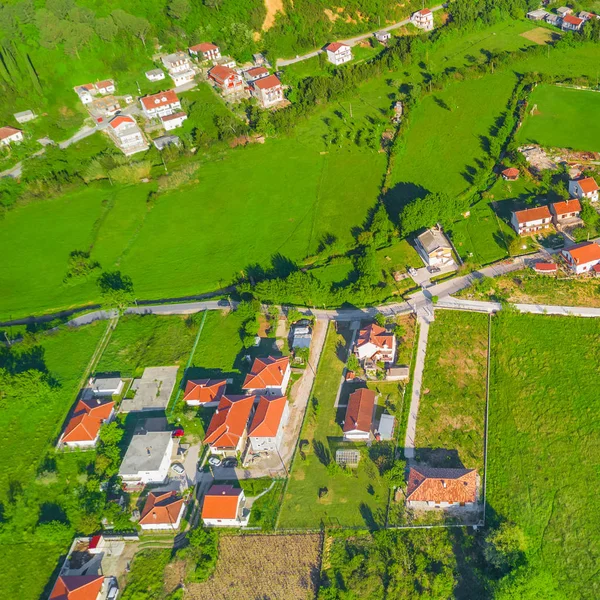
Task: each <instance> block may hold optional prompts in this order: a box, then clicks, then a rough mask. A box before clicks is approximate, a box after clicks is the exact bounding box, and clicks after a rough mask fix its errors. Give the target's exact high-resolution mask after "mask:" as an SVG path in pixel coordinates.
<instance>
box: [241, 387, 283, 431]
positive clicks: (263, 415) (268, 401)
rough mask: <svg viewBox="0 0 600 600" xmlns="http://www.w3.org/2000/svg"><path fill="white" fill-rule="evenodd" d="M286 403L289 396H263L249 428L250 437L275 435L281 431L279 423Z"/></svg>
mask: <svg viewBox="0 0 600 600" xmlns="http://www.w3.org/2000/svg"><path fill="white" fill-rule="evenodd" d="M286 405H287V396H279V397H277V398H265V396H261V397H260V400H259V401H258V406H257V407H256V412H255V413H254V417H253V419H252V423H251V424H250V428H249V429H248V435H249V436H250V437H275V436H276V435H277V432H278V431H279V424H280V423H281V418H282V417H283V411H284V410H285V407H286Z"/></svg>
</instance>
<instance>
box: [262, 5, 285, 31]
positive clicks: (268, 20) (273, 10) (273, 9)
mask: <svg viewBox="0 0 600 600" xmlns="http://www.w3.org/2000/svg"><path fill="white" fill-rule="evenodd" d="M265 7H266V9H267V15H266V16H265V20H264V22H263V24H262V30H263V31H269V29H271V27H273V25H275V17H276V16H277V13H279V12H280V13H282V12H284V10H283V0H265Z"/></svg>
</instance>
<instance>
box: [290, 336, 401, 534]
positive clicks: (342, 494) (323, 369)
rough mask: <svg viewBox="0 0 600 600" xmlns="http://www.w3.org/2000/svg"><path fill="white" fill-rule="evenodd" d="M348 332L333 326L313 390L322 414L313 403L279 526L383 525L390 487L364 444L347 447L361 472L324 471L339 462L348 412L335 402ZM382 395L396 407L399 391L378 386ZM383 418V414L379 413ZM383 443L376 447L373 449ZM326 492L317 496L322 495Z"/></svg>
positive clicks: (348, 337)
mask: <svg viewBox="0 0 600 600" xmlns="http://www.w3.org/2000/svg"><path fill="white" fill-rule="evenodd" d="M349 339H350V332H349V331H348V330H346V331H345V332H344V333H343V334H342V333H337V332H336V331H335V328H334V327H333V326H330V327H329V331H328V332H327V339H326V342H325V347H324V349H323V354H322V355H321V360H320V362H319V368H318V371H317V378H316V380H315V384H314V388H313V397H314V398H316V400H317V401H318V406H319V408H318V410H317V411H316V413H315V411H314V409H313V408H312V406H311V405H310V404H309V407H308V409H307V410H308V414H307V416H306V421H305V424H304V428H303V430H302V432H301V434H300V439H301V440H307V442H308V443H307V444H306V445H303V450H302V452H303V453H304V454H305V458H303V457H302V453H301V452H297V453H296V457H295V459H294V463H293V465H292V469H291V473H290V479H289V482H288V487H287V490H286V493H285V497H284V501H283V506H282V508H281V514H280V518H279V527H280V528H282V529H286V528H314V529H317V528H319V527H320V526H321V523H322V522H324V523H326V524H332V525H343V526H348V527H368V528H373V527H375V526H377V525H380V524H382V523H383V520H384V518H385V507H386V504H387V501H388V487H387V485H386V482H385V481H384V479H383V478H382V477H381V476H380V475H379V471H378V469H377V466H376V465H375V463H374V462H373V460H371V458H370V457H369V453H368V452H367V448H366V445H365V444H361V443H354V444H344V447H348V448H355V449H358V450H360V451H361V454H362V455H361V459H360V462H359V466H358V468H357V469H355V470H352V471H351V472H350V473H342V472H335V471H332V470H331V467H330V468H329V469H328V467H327V466H326V464H325V463H326V462H327V459H324V458H323V457H324V455H326V456H327V457H328V459H329V460H332V461H333V462H335V450H336V449H337V448H338V447H340V443H341V440H342V436H343V432H342V428H341V425H340V423H341V420H343V418H344V417H343V415H344V414H345V410H346V409H345V407H344V408H342V407H339V408H338V409H337V411H336V409H335V407H334V402H335V397H336V393H337V390H338V386H339V384H340V378H341V375H342V371H343V368H344V363H345V359H346V353H347V346H348V341H349ZM379 387H380V388H381V389H380V390H379V391H380V392H381V396H380V398H379V400H378V404H382V403H383V400H384V398H385V397H389V399H390V401H391V402H393V403H395V404H396V405H397V404H398V401H397V399H396V397H395V396H396V393H395V392H397V389H398V386H393V388H395V390H391V389H388V388H389V387H390V386H389V384H384V385H382V386H379ZM378 414H379V413H378ZM377 446H381V444H374V445H373V447H372V448H373V449H376V448H377ZM320 490H321V491H324V490H326V493H322V496H321V497H319V491H320Z"/></svg>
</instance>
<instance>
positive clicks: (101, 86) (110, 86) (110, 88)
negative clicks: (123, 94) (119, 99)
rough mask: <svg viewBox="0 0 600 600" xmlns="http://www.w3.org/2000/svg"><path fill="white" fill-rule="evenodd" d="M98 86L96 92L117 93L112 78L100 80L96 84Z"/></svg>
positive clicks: (104, 94)
mask: <svg viewBox="0 0 600 600" xmlns="http://www.w3.org/2000/svg"><path fill="white" fill-rule="evenodd" d="M94 87H95V88H96V92H97V93H98V94H102V95H103V96H106V95H107V94H114V93H115V89H116V88H115V82H114V81H113V80H112V79H105V80H103V81H99V82H98V83H96V84H95V86H94Z"/></svg>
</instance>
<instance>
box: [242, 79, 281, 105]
mask: <svg viewBox="0 0 600 600" xmlns="http://www.w3.org/2000/svg"><path fill="white" fill-rule="evenodd" d="M250 85H251V86H252V95H253V96H254V97H255V98H256V99H257V100H258V103H259V104H260V105H261V106H262V107H263V108H271V107H272V106H275V105H276V104H279V103H280V102H281V101H282V100H283V87H282V86H281V81H279V77H277V75H269V76H268V77H261V78H259V79H255V80H254V81H253V82H252V83H251V84H250Z"/></svg>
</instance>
